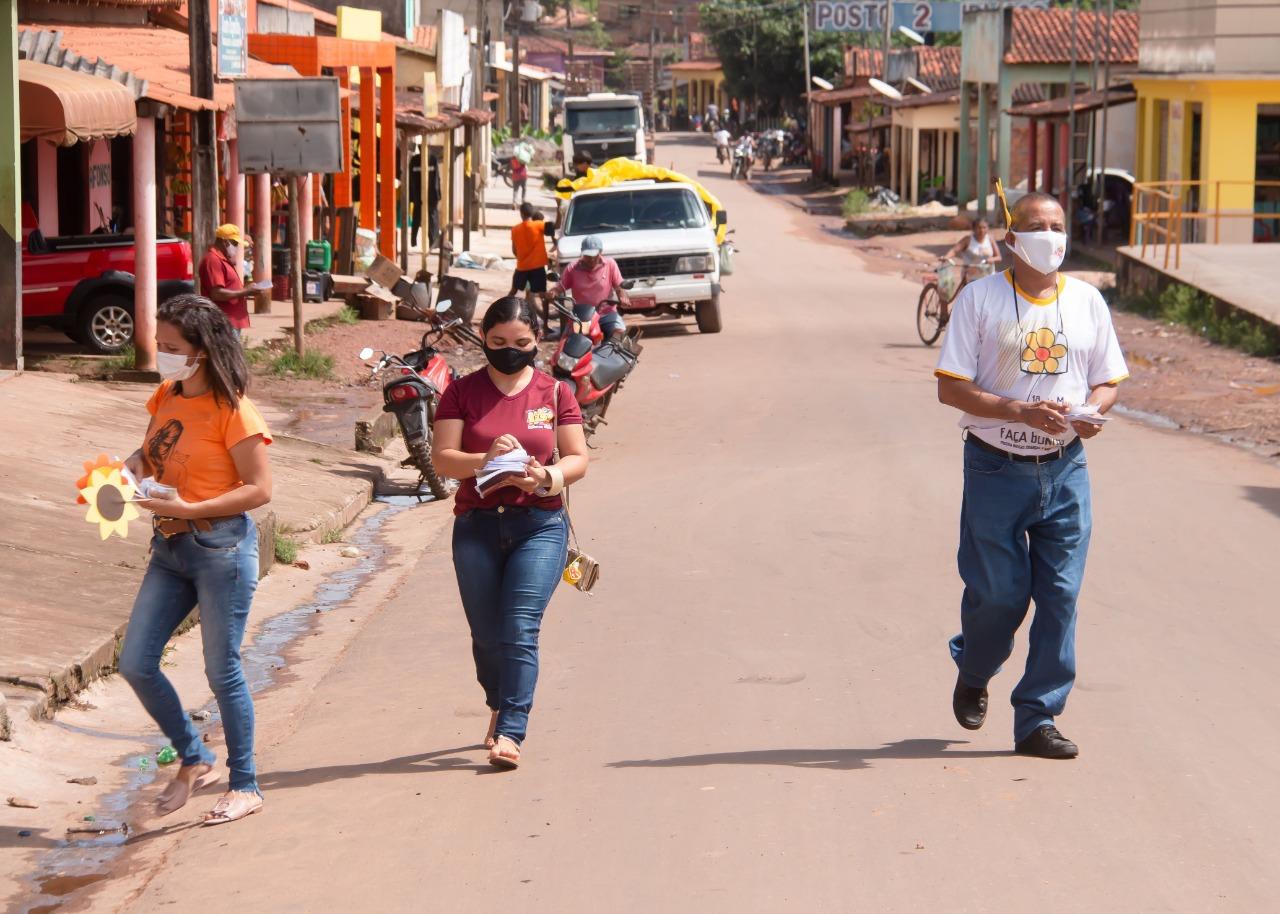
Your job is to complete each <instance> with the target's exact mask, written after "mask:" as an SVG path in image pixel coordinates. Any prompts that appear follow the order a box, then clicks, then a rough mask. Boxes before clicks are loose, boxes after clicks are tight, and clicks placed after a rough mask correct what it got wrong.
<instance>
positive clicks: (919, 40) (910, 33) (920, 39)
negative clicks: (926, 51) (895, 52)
mask: <svg viewBox="0 0 1280 914" xmlns="http://www.w3.org/2000/svg"><path fill="white" fill-rule="evenodd" d="M898 34H900V35H902V36H903V37H904V38H907V39H908V40H910V41H914V42H915V43H916V44H924V36H923V35H921V34H920V33H919V32H917V31H916V30H915V29H909V28H907V27H906V26H905V25H900V26H898Z"/></svg>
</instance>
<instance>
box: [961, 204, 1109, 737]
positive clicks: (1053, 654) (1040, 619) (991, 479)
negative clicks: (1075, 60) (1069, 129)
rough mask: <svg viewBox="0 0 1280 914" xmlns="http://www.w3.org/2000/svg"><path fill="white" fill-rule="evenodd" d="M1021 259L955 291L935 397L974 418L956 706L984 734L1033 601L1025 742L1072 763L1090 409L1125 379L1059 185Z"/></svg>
mask: <svg viewBox="0 0 1280 914" xmlns="http://www.w3.org/2000/svg"><path fill="white" fill-rule="evenodd" d="M1005 243H1006V244H1007V245H1008V247H1009V249H1010V250H1011V251H1012V252H1013V253H1014V255H1016V256H1015V258H1014V261H1013V269H1012V270H1010V271H1005V272H1002V273H995V274H992V275H991V276H987V277H984V278H982V279H979V280H977V281H975V282H972V283H969V284H968V285H966V286H965V287H964V288H963V289H962V290H961V291H960V294H959V295H957V296H956V301H955V304H954V305H952V312H951V322H950V323H949V324H948V327H947V337H946V340H945V342H944V343H943V347H942V352H941V354H940V356H939V359H938V367H937V371H936V375H937V377H938V399H939V400H941V401H942V402H943V403H945V404H946V405H948V406H952V407H955V408H956V409H958V410H960V411H961V412H962V413H963V414H964V415H963V417H962V418H961V420H960V425H961V427H962V428H964V429H965V444H964V495H963V499H962V507H961V511H960V548H959V554H958V564H959V569H960V577H961V579H962V580H963V581H964V593H963V595H962V596H961V599H960V634H958V635H956V636H955V637H954V638H952V639H951V644H950V646H951V656H952V658H953V659H954V660H955V663H956V666H957V667H958V668H959V675H958V678H957V680H956V686H955V690H954V692H953V695H952V710H953V711H954V713H955V716H956V720H957V721H958V722H959V723H960V725H961V726H962V727H965V728H966V729H970V730H976V729H978V728H979V727H981V726H982V724H983V722H984V721H985V720H986V715H987V685H988V683H989V682H990V681H991V679H992V678H993V677H994V676H995V675H996V673H998V672H999V671H1000V667H1001V666H1002V665H1003V664H1004V662H1005V661H1006V660H1007V659H1008V658H1009V655H1010V654H1011V653H1012V652H1013V638H1014V633H1015V632H1016V631H1017V630H1018V628H1019V627H1020V626H1021V625H1022V623H1023V621H1024V620H1025V618H1026V616H1027V611H1028V609H1029V606H1030V604H1031V603H1032V602H1034V603H1035V616H1034V619H1033V620H1032V623H1031V631H1030V635H1029V642H1030V643H1029V647H1028V653H1027V662H1026V670H1025V672H1024V674H1023V676H1022V679H1021V680H1020V681H1019V682H1018V684H1017V685H1016V686H1015V687H1014V689H1013V694H1012V698H1011V701H1012V704H1013V708H1014V721H1013V725H1014V733H1013V736H1014V747H1015V750H1016V751H1017V752H1018V753H1020V754H1023V755H1033V756H1039V757H1041V758H1055V759H1065V758H1075V756H1076V755H1077V754H1078V752H1079V750H1078V749H1077V747H1076V744H1075V743H1073V742H1071V741H1070V740H1068V739H1067V738H1066V737H1064V736H1063V735H1062V733H1061V732H1059V730H1058V729H1057V727H1056V726H1055V720H1056V718H1057V717H1058V716H1059V715H1061V714H1062V712H1063V710H1064V709H1065V707H1066V702H1067V695H1068V693H1069V692H1070V691H1071V686H1072V684H1073V683H1074V682H1075V676H1076V657H1075V632H1076V601H1077V599H1078V597H1079V594H1080V585H1081V582H1082V580H1083V577H1084V567H1085V557H1086V554H1087V552H1088V549H1089V536H1090V531H1091V529H1092V525H1093V519H1092V506H1091V496H1090V488H1089V470H1088V464H1087V461H1086V458H1085V448H1084V444H1083V439H1090V438H1093V437H1095V436H1097V435H1098V433H1099V432H1100V431H1101V430H1102V428H1104V426H1103V425H1102V424H1101V423H1100V422H1091V421H1088V420H1087V419H1085V418H1082V417H1084V416H1088V415H1090V414H1093V413H1096V414H1099V415H1101V414H1105V413H1106V412H1107V411H1108V410H1110V409H1111V407H1112V406H1114V405H1115V402H1116V398H1117V389H1116V385H1117V384H1118V383H1119V382H1120V381H1122V380H1124V379H1125V378H1126V377H1128V375H1129V372H1128V369H1127V368H1126V366H1125V360H1124V356H1123V354H1122V353H1121V351H1120V344H1119V342H1118V341H1117V339H1116V333H1115V329H1114V327H1113V326H1112V323H1111V312H1110V311H1109V310H1108V309H1107V305H1106V302H1104V301H1103V299H1102V295H1101V294H1100V293H1099V292H1098V290H1097V289H1095V288H1094V287H1093V286H1091V285H1089V284H1088V283H1085V282H1082V281H1080V280H1078V279H1074V278H1071V277H1067V276H1064V275H1063V274H1061V273H1060V272H1059V268H1060V266H1061V264H1062V261H1063V258H1064V257H1065V255H1066V249H1067V235H1066V217H1065V215H1064V213H1063V210H1062V207H1061V205H1059V203H1058V201H1057V200H1055V199H1054V198H1053V197H1051V196H1049V195H1048V194H1043V193H1031V194H1027V195H1026V196H1025V197H1022V198H1021V199H1020V200H1019V201H1018V202H1017V204H1016V205H1015V206H1014V209H1013V214H1012V219H1011V224H1010V225H1009V232H1008V235H1007V236H1006V238H1005Z"/></svg>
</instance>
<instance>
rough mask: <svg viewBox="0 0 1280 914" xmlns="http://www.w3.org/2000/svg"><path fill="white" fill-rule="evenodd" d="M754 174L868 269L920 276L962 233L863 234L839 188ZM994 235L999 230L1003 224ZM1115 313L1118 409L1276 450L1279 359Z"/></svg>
mask: <svg viewBox="0 0 1280 914" xmlns="http://www.w3.org/2000/svg"><path fill="white" fill-rule="evenodd" d="M792 171H794V169H793V170H792ZM752 183H753V185H754V186H755V187H756V189H757V190H759V191H761V192H762V193H768V194H770V195H774V196H778V197H780V198H782V199H785V200H787V202H788V203H791V204H792V205H794V206H796V207H797V208H799V209H803V210H806V211H807V212H809V214H810V218H811V219H813V220H814V221H815V222H816V223H817V224H818V225H819V227H820V228H821V230H822V232H823V233H824V234H826V235H830V236H834V237H840V238H843V239H845V240H846V241H847V243H848V244H849V246H850V247H851V248H852V249H853V250H854V251H856V252H857V254H858V256H859V257H860V258H861V259H862V260H863V262H864V263H865V264H866V265H867V268H868V269H870V270H871V271H873V272H876V273H880V274H884V275H896V276H902V277H904V278H906V279H910V280H912V281H915V282H921V283H922V284H923V282H924V276H925V274H926V273H928V272H929V271H930V270H932V269H933V267H934V265H935V264H936V263H937V262H938V260H939V259H940V258H941V257H942V256H943V255H944V254H945V253H946V251H947V250H948V249H949V248H950V247H951V246H952V245H953V244H955V242H956V241H958V240H959V239H960V237H961V236H962V235H963V234H964V233H963V231H941V232H918V233H914V234H909V235H877V236H872V237H869V238H859V237H857V236H855V235H853V234H852V233H851V232H849V231H847V230H846V229H845V228H844V223H843V220H842V219H841V218H840V217H839V215H837V214H835V213H834V210H835V209H837V208H838V200H839V194H838V192H833V191H825V192H824V191H813V190H810V189H807V188H806V186H805V185H804V184H803V183H802V182H800V181H799V180H796V179H795V177H794V176H793V175H791V174H790V172H788V173H787V174H786V175H780V176H779V179H778V180H771V181H768V182H757V181H753V182H752ZM995 235H996V237H997V238H1002V237H1003V232H1002V231H996V232H995ZM1065 270H1066V272H1068V273H1069V274H1070V275H1072V276H1076V277H1078V278H1080V279H1083V280H1085V281H1086V282H1089V283H1092V284H1093V285H1095V286H1097V287H1098V288H1100V289H1103V290H1110V289H1113V288H1114V287H1115V272H1114V270H1112V269H1110V268H1108V267H1107V265H1106V264H1104V263H1101V262H1099V261H1097V260H1094V259H1091V258H1090V259H1082V258H1075V259H1070V260H1068V261H1067V264H1066V266H1065ZM912 304H913V305H914V302H913V303H912ZM1112 313H1113V316H1114V320H1115V325H1116V332H1117V334H1118V335H1119V337H1120V344H1121V346H1123V348H1124V352H1125V357H1126V358H1127V359H1128V362H1129V370H1130V373H1131V374H1130V378H1129V380H1128V381H1127V382H1125V383H1124V384H1123V385H1122V391H1121V398H1120V403H1121V407H1122V408H1123V409H1125V410H1128V411H1129V412H1130V413H1131V414H1137V415H1138V416H1139V417H1147V418H1149V419H1150V420H1151V421H1153V422H1154V423H1156V424H1158V425H1161V426H1164V427H1170V428H1180V429H1184V430H1187V431H1192V432H1198V433H1202V434H1206V435H1211V436H1214V437H1218V438H1220V439H1222V440H1223V441H1226V442H1228V443H1231V444H1235V445H1238V446H1241V447H1245V448H1248V449H1250V450H1252V451H1255V452H1256V453H1259V454H1261V455H1264V456H1267V457H1271V458H1277V457H1280V362H1277V361H1275V360H1272V359H1265V358H1256V357H1253V356H1249V355H1246V354H1244V353H1242V352H1238V351H1236V350H1234V349H1228V348H1226V347H1224V346H1218V345H1215V344H1213V343H1210V342H1208V341H1207V340H1205V339H1203V338H1201V337H1200V336H1198V335H1196V334H1195V333H1193V332H1192V331H1191V330H1190V329H1188V328H1186V327H1183V326H1181V325H1178V324H1171V323H1169V322H1167V321H1161V320H1155V319H1152V318H1147V317H1142V316H1140V315H1137V314H1131V313H1128V312H1125V311H1122V310H1119V309H1114V310H1113V312H1112ZM914 320H915V314H914V313H911V314H906V313H904V314H903V331H904V335H910V337H911V338H912V339H914ZM915 341H916V342H917V343H918V342H919V341H918V340H915Z"/></svg>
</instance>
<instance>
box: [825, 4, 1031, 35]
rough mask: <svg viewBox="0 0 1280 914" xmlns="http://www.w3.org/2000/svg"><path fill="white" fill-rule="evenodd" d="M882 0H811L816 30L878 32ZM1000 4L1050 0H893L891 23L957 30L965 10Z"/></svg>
mask: <svg viewBox="0 0 1280 914" xmlns="http://www.w3.org/2000/svg"><path fill="white" fill-rule="evenodd" d="M886 6H888V4H887V3H886V2H885V0H813V4H812V11H811V13H810V15H811V16H812V19H811V22H812V24H813V30H814V31H815V32H880V31H883V30H884V17H885V7H886ZM1002 6H1037V7H1041V8H1047V7H1048V6H1049V0H962V2H956V0H896V2H895V3H894V4H893V27H894V28H898V27H899V26H906V27H907V28H909V29H914V30H915V31H917V32H920V33H921V34H923V33H924V32H958V31H960V22H961V17H962V15H963V13H964V12H965V11H967V10H980V9H994V8H997V7H1002Z"/></svg>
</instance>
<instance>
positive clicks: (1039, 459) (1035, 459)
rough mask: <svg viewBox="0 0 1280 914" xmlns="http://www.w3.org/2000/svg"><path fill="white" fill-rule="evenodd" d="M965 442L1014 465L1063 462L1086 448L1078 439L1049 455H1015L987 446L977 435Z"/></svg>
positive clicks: (969, 436) (968, 437)
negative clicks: (1064, 458) (1010, 461)
mask: <svg viewBox="0 0 1280 914" xmlns="http://www.w3.org/2000/svg"><path fill="white" fill-rule="evenodd" d="M965 440H966V441H968V442H969V443H970V444H973V445H976V446H977V447H978V448H979V449H980V450H984V451H986V452H987V453H988V454H995V455H996V456H997V457H1003V458H1005V459H1006V460H1012V461H1013V462H1014V463H1050V462H1052V461H1054V460H1061V459H1062V458H1063V457H1066V456H1067V455H1068V454H1071V453H1074V452H1075V451H1078V450H1080V449H1081V448H1083V447H1084V445H1083V444H1081V443H1080V439H1079V438H1076V439H1075V440H1074V441H1072V442H1071V443H1070V444H1068V445H1067V446H1066V447H1060V448H1058V449H1057V450H1056V451H1049V452H1048V453H1047V454H1014V453H1012V452H1010V451H1006V450H1005V449H1004V448H1001V447H996V446H995V445H994V444H987V442H985V441H983V440H982V439H981V438H979V437H978V436H977V435H967V436H966V437H965Z"/></svg>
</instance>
